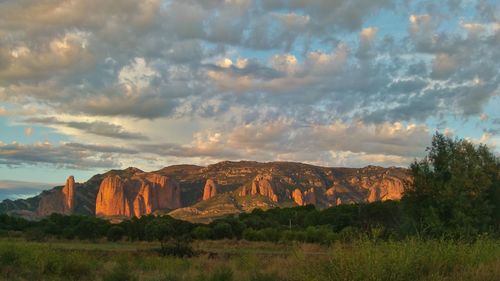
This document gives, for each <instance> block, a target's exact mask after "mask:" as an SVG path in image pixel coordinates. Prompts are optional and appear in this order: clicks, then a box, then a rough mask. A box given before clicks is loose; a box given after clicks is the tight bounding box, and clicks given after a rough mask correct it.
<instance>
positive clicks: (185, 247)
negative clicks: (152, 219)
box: [160, 238, 194, 258]
mask: <svg viewBox="0 0 500 281" xmlns="http://www.w3.org/2000/svg"><path fill="white" fill-rule="evenodd" d="M160 255H162V256H174V257H179V258H183V257H192V256H194V251H193V247H192V246H191V241H189V240H188V239H179V238H177V239H173V238H168V239H165V240H162V241H161V248H160Z"/></svg>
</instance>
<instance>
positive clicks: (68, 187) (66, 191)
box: [62, 176, 75, 211]
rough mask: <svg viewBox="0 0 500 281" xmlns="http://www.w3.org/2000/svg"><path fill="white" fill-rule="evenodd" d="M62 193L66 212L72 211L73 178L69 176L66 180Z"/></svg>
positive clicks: (73, 199)
mask: <svg viewBox="0 0 500 281" xmlns="http://www.w3.org/2000/svg"><path fill="white" fill-rule="evenodd" d="M62 193H63V195H64V199H65V200H64V203H65V204H64V205H65V209H66V210H68V211H72V210H73V208H74V207H75V178H74V177H73V176H69V177H68V179H67V180H66V184H65V185H64V187H63V189H62Z"/></svg>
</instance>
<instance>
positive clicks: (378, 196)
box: [367, 176, 404, 202]
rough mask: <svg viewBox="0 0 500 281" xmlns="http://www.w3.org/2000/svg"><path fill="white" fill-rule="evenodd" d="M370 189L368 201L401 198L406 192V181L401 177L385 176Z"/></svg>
mask: <svg viewBox="0 0 500 281" xmlns="http://www.w3.org/2000/svg"><path fill="white" fill-rule="evenodd" d="M369 190H370V194H369V195H368V199H367V201H368V202H375V201H385V200H399V199H401V195H402V194H403V192H404V183H403V181H402V180H401V179H398V178H395V177H390V176H384V177H383V178H382V180H380V181H378V182H377V184H375V185H374V186H372V187H371V188H370V189H369Z"/></svg>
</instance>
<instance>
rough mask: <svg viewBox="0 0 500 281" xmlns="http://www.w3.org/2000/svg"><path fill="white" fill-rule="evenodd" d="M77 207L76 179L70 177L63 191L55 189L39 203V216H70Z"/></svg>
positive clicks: (47, 193)
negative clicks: (53, 214) (55, 214)
mask: <svg viewBox="0 0 500 281" xmlns="http://www.w3.org/2000/svg"><path fill="white" fill-rule="evenodd" d="M74 207H75V178H74V177H73V176H70V177H68V179H67V180H66V184H65V185H64V187H63V188H62V189H61V190H57V189H53V190H51V191H48V192H46V193H45V196H42V198H41V199H40V202H39V203H38V209H37V214H38V215H40V216H48V215H50V214H52V213H57V214H66V215H69V214H71V213H72V212H73V209H74Z"/></svg>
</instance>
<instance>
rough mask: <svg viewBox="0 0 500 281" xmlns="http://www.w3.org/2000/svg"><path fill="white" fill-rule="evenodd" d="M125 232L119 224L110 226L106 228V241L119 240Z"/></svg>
mask: <svg viewBox="0 0 500 281" xmlns="http://www.w3.org/2000/svg"><path fill="white" fill-rule="evenodd" d="M124 234H125V230H124V229H123V228H121V227H119V226H116V225H115V226H112V227H110V228H109V229H108V233H107V235H106V236H107V238H108V241H113V242H116V241H119V240H121V239H122V237H123V235H124Z"/></svg>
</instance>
